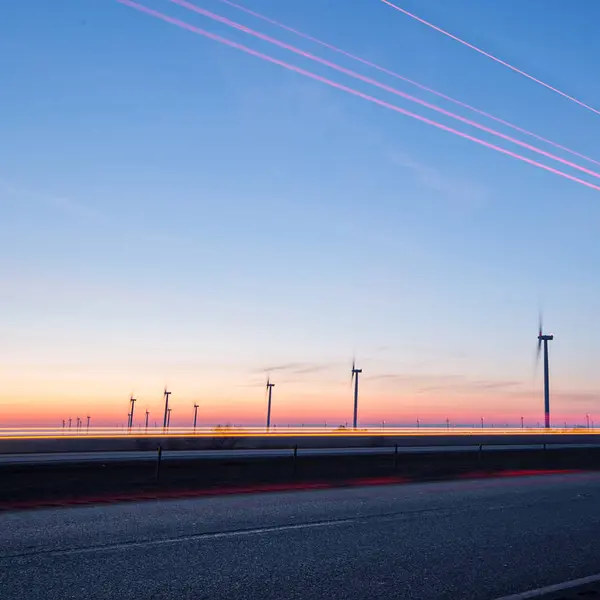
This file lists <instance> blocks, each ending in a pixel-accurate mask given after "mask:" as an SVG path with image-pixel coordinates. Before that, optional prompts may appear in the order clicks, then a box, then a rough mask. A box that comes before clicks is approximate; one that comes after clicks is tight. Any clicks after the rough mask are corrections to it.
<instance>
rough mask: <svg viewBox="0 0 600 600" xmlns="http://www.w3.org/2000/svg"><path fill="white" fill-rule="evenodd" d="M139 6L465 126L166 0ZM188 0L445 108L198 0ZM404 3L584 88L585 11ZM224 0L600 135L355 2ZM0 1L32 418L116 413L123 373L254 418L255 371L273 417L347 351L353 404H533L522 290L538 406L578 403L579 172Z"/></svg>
mask: <svg viewBox="0 0 600 600" xmlns="http://www.w3.org/2000/svg"><path fill="white" fill-rule="evenodd" d="M144 3H145V4H146V5H147V6H150V7H152V8H155V9H156V10H160V11H162V12H164V13H167V14H169V15H173V16H176V17H178V18H181V19H185V20H186V21H189V22H190V23H192V24H195V25H198V26H202V27H204V28H206V29H208V30H210V31H213V32H215V33H218V34H220V35H223V36H225V37H228V38H230V39H233V40H236V41H239V42H240V43H244V44H247V45H249V46H251V47H252V48H255V49H257V50H260V51H262V52H266V53H268V54H271V55H273V56H275V57H277V58H281V59H284V60H288V61H289V62H291V63H293V64H295V65H298V66H301V67H303V68H307V69H310V70H312V71H314V72H315V73H318V74H321V75H324V76H327V77H330V78H332V79H335V80H336V81H339V82H341V83H344V84H346V85H351V86H353V87H355V88H357V89H359V90H361V91H364V92H367V93H372V94H373V95H375V96H377V97H379V98H382V99H385V100H387V101H390V102H393V103H395V104H397V105H398V106H401V107H403V108H407V109H409V110H413V111H414V112H417V113H418V114H422V115H424V116H427V117H431V118H434V119H436V120H440V121H441V122H443V123H445V124H449V125H453V126H456V127H457V128H459V129H461V130H464V131H468V132H469V133H474V134H475V135H479V134H477V133H476V132H475V130H471V129H469V128H468V127H467V126H464V125H455V123H453V122H452V121H451V120H450V119H447V118H445V117H441V118H440V117H439V116H435V113H432V112H431V111H427V110H426V109H425V108H422V107H415V105H413V104H412V103H410V102H408V101H404V100H402V99H400V98H396V97H394V96H391V95H389V94H386V93H385V92H382V91H381V90H379V91H378V90H374V89H373V88H370V87H369V86H367V85H366V84H364V83H360V82H356V81H353V80H352V79H350V78H348V77H345V76H343V75H340V74H336V73H335V72H333V71H331V70H328V69H327V68H326V67H324V66H322V65H315V64H314V63H311V62H310V61H308V60H305V59H302V58H300V57H296V56H294V55H292V54H290V53H287V52H285V51H284V50H281V49H277V48H273V47H272V46H270V45H269V44H267V43H265V42H262V41H259V40H254V39H252V38H250V37H248V36H246V35H244V34H243V33H240V32H235V31H232V30H230V29H228V28H227V27H225V26H223V25H219V24H216V23H213V22H211V21H209V20H206V19H204V18H202V17H200V16H198V15H195V14H193V13H190V12H189V11H186V10H185V9H183V8H181V7H178V6H175V5H173V4H172V3H171V2H169V1H167V0H145V2H144ZM196 4H198V5H199V6H202V7H204V8H206V9H208V10H213V11H214V12H217V13H219V14H222V15H225V16H227V17H229V18H231V19H234V20H236V21H239V22H241V23H244V24H245V25H247V26H249V27H253V28H255V29H257V30H259V31H262V32H264V33H267V34H269V35H273V36H274V37H277V38H280V39H282V40H285V41H286V42H289V43H292V44H294V45H297V46H300V47H302V48H304V49H306V50H308V51H312V52H315V53H317V54H319V55H320V56H323V57H324V58H328V59H330V60H334V61H335V62H338V63H340V64H342V65H344V66H346V67H348V68H352V69H355V70H357V71H359V72H361V73H363V74H365V75H368V76H371V77H374V78H377V79H380V80H381V81H382V82H384V83H386V84H388V85H393V86H395V87H397V88H398V89H400V90H402V91H405V92H407V93H410V94H414V95H416V96H418V97H421V98H423V99H425V100H427V101H430V102H433V103H435V104H439V105H440V106H443V107H444V108H447V109H449V110H453V111H456V112H460V114H464V115H465V116H467V113H466V112H465V111H459V110H458V109H456V107H453V106H452V105H450V104H447V103H446V104H441V101H440V100H439V99H435V97H433V96H427V95H425V94H424V93H423V92H419V91H418V90H416V89H415V88H411V87H410V86H408V85H407V84H402V83H401V82H398V81H396V80H393V79H391V78H387V79H386V78H385V76H382V75H381V74H378V73H377V72H373V71H369V70H368V69H367V68H366V67H364V66H362V67H361V66H357V65H356V64H353V63H352V62H351V61H349V60H348V59H344V58H340V57H339V56H337V55H335V54H333V53H331V52H328V51H326V50H324V49H322V48H319V47H318V46H315V45H314V44H311V43H309V42H306V41H305V40H301V39H299V38H295V37H293V36H292V35H291V34H289V33H285V32H281V31H279V30H277V29H276V28H274V27H273V26H270V25H267V24H265V23H262V22H260V21H258V20H256V19H253V18H251V17H249V16H248V15H244V14H243V13H240V12H239V11H236V10H234V9H233V8H231V7H228V6H225V5H223V4H222V3H220V2H218V0H196ZM400 4H401V5H402V6H403V7H404V8H406V9H407V10H410V11H414V12H415V13H417V14H418V15H419V16H422V17H423V18H425V19H427V20H430V21H431V22H433V23H436V24H438V25H440V26H441V27H443V28H445V29H447V30H449V31H451V32H453V33H455V34H457V35H459V36H461V37H464V38H465V39H467V40H469V41H470V42H472V43H474V44H476V45H479V46H481V47H482V48H484V49H486V50H488V51H490V52H492V53H494V54H496V55H497V56H499V57H501V58H503V59H504V60H506V61H508V62H511V63H513V64H515V65H517V66H519V67H520V68H522V69H523V70H525V71H527V72H530V73H531V74H533V75H535V76H536V77H539V78H541V79H543V80H545V81H547V82H548V83H551V84H552V85H555V86H556V87H558V88H560V89H562V90H565V91H566V92H568V93H570V94H572V95H574V96H576V97H578V98H580V99H582V100H583V101H585V102H587V103H589V104H591V105H593V106H596V107H598V106H600V82H598V79H597V77H595V73H596V69H595V65H594V64H593V59H594V57H595V56H598V55H599V54H600V40H599V39H598V38H597V36H595V34H594V30H593V23H595V22H597V20H598V17H600V7H597V6H595V5H594V4H591V3H583V2H581V3H577V5H575V4H573V5H567V4H566V3H564V2H559V1H550V2H548V1H541V0H532V1H529V2H527V3H518V2H510V3H493V4H492V3H483V2H476V1H475V0H448V1H446V0H428V1H422V2H417V1H416V0H406V1H405V2H400ZM245 5H246V6H248V7H249V8H252V9H254V10H256V11H258V12H262V13H264V14H266V15H268V16H269V17H271V18H275V19H278V20H280V21H283V22H285V23H286V24H288V25H290V26H292V27H295V28H297V29H300V30H302V31H304V32H306V33H309V34H311V35H313V36H316V37H319V38H321V39H323V40H325V41H327V42H329V43H332V44H335V45H338V46H341V47H342V48H344V49H345V50H348V51H350V52H353V53H356V54H358V55H360V56H362V57H364V58H367V59H369V60H372V61H374V62H377V63H378V64H381V65H382V66H384V67H386V68H389V69H392V70H395V71H397V72H398V73H400V74H402V75H404V76H406V77H409V78H413V79H415V80H417V81H419V82H421V83H423V84H425V85H428V86H431V87H433V88H435V89H437V90H439V91H441V92H444V93H446V94H449V95H451V96H454V97H456V98H458V99H460V100H463V101H465V102H468V103H470V104H472V105H474V106H477V107H478V108H481V109H482V110H486V111H488V112H490V113H493V114H495V115H496V116H498V117H501V118H503V119H505V120H508V121H512V122H514V123H515V124H517V125H520V126H522V127H525V128H527V129H530V130H532V131H534V132H536V133H538V134H540V135H543V136H545V137H548V138H550V139H552V140H554V141H556V142H558V143H561V144H564V145H565V146H568V147H570V148H572V149H574V150H577V151H579V152H582V153H584V154H587V155H589V156H592V157H594V158H596V159H600V152H599V151H598V148H597V139H598V134H599V133H600V117H599V116H597V115H595V114H593V113H591V112H589V111H586V110H585V109H583V108H581V107H579V106H577V105H575V104H573V103H571V102H569V101H567V100H565V99H564V98H561V97H559V96H557V95H555V94H553V93H552V92H550V91H549V90H547V89H544V88H542V87H540V86H537V85H536V84H534V83H533V82H531V81H528V80H526V79H524V78H523V77H520V76H519V75H517V74H515V73H512V72H511V71H509V70H507V69H503V68H502V67H501V66H500V65H497V64H495V63H493V62H491V61H489V60H488V59H486V58H484V57H482V56H480V55H478V54H476V53H474V52H473V51H472V50H469V49H468V48H465V47H463V46H461V45H459V44H457V43H456V42H453V41H452V40H449V39H448V38H445V37H444V36H442V35H440V34H439V33H437V32H435V31H432V30H430V29H428V28H426V27H424V26H423V25H421V24H419V23H417V22H415V21H413V20H411V19H409V18H407V17H405V16H403V15H401V14H400V13H398V12H396V11H394V10H393V9H391V8H389V7H387V6H385V5H383V4H382V3H381V2H378V1H377V0H360V1H357V2H352V3H348V2H343V1H342V0H331V1H329V2H322V1H318V0H305V1H302V2H300V1H298V0H286V1H283V0H278V1H277V0H247V1H246V2H245ZM1 12H2V18H1V19H0V72H1V73H2V74H3V75H2V84H1V85H0V106H1V107H2V118H1V119H0V139H2V140H3V141H4V143H3V144H0V210H1V213H2V219H1V220H0V234H1V237H0V245H1V249H2V252H1V253H0V271H1V273H2V278H1V281H2V283H0V303H1V306H2V314H3V327H2V335H1V336H0V372H1V373H2V378H3V380H4V381H5V382H6V383H5V384H4V387H3V390H2V391H0V409H1V408H2V407H3V406H4V407H5V412H7V414H8V415H9V417H10V419H13V420H14V419H16V418H23V419H25V420H27V419H30V414H29V412H30V410H31V407H32V405H33V404H35V403H36V402H38V401H39V400H40V399H42V400H44V401H46V403H45V405H46V406H48V407H49V408H48V409H47V415H46V416H45V417H44V418H46V417H47V419H48V420H49V421H52V422H54V421H56V419H57V418H58V417H59V416H60V417H61V418H63V413H65V414H66V412H68V411H70V410H71V409H72V407H73V406H74V404H75V403H81V402H82V399H83V402H84V404H85V406H86V407H87V408H86V410H88V411H94V410H95V411H96V412H95V414H101V415H103V416H102V418H104V419H105V420H106V422H107V423H110V424H112V423H113V422H114V421H115V418H116V417H114V415H113V413H114V414H116V413H117V412H118V411H119V410H121V409H122V407H125V403H126V400H127V397H128V395H129V393H130V392H131V391H133V390H135V392H136V394H138V395H140V396H141V397H144V398H147V399H148V400H147V402H148V403H149V404H150V405H152V406H153V404H152V403H156V402H159V400H160V392H161V390H162V387H163V386H164V385H165V383H168V384H169V385H170V386H171V387H172V388H173V390H174V392H173V398H174V400H176V399H177V397H178V396H177V394H178V395H179V402H180V407H181V408H180V409H179V412H178V409H177V408H174V413H173V418H174V421H175V422H177V421H178V419H181V423H182V424H183V423H184V422H185V418H187V417H186V415H187V412H190V414H191V409H190V410H188V404H189V405H190V406H191V404H192V403H193V401H195V400H198V401H201V407H202V408H201V410H200V414H201V415H202V414H203V416H204V418H205V420H206V422H221V421H222V420H224V419H230V420H235V419H236V418H237V419H238V420H240V419H244V420H247V421H248V422H257V423H258V422H260V421H261V419H262V418H263V417H262V415H263V412H264V394H263V392H262V390H261V389H260V386H261V382H262V381H263V378H264V371H265V370H267V369H271V371H272V373H273V377H274V378H275V376H276V374H277V377H278V384H279V385H278V387H277V394H278V396H277V398H278V402H279V408H278V409H279V410H280V413H279V414H280V417H281V419H288V420H290V419H291V420H293V419H297V420H304V419H306V420H309V419H310V418H311V417H310V410H312V411H313V412H315V413H318V415H319V418H321V417H323V418H329V419H330V420H331V419H337V420H341V421H343V419H344V418H349V416H350V411H351V399H350V394H349V390H348V389H347V387H348V386H347V381H346V379H347V373H346V371H347V370H348V369H349V364H350V362H351V359H352V355H353V354H356V356H357V359H358V360H360V361H361V364H362V366H363V368H364V369H365V377H364V383H363V388H362V389H363V392H362V398H363V402H364V408H363V411H364V412H363V413H362V414H363V415H364V419H365V420H372V421H373V422H375V421H377V420H379V419H381V418H386V419H388V420H389V421H394V420H395V421H398V422H404V421H406V422H410V421H411V419H413V417H414V415H415V414H416V413H419V412H422V413H424V414H427V415H430V417H431V419H433V420H436V419H437V420H438V421H440V420H441V419H442V418H445V416H446V414H447V413H450V414H452V415H453V414H457V415H458V417H457V418H463V417H464V418H465V419H466V418H467V415H469V414H470V411H471V407H473V408H474V407H475V406H476V407H477V408H476V410H477V411H478V412H484V411H485V414H486V415H488V414H489V415H494V417H493V418H498V419H500V418H504V417H506V420H509V419H510V420H514V419H515V415H518V414H522V413H524V414H526V415H527V416H528V417H529V418H530V419H531V421H532V422H533V421H534V420H535V419H537V418H538V416H539V414H540V413H541V406H542V405H541V380H540V377H539V373H538V376H537V378H534V376H533V368H532V364H533V350H534V346H535V334H536V326H537V323H536V321H537V311H538V305H539V304H542V305H543V308H544V313H545V319H546V322H547V325H548V328H549V329H552V330H553V331H554V333H555V334H556V336H557V338H556V341H555V342H554V344H553V346H552V367H553V386H554V390H556V400H555V402H556V403H555V404H554V406H555V407H556V409H555V410H556V413H557V415H558V414H560V415H563V414H564V415H568V416H569V418H570V419H572V418H579V415H580V414H581V415H584V414H585V412H593V411H594V410H595V407H596V405H597V402H598V400H600V398H598V399H596V393H597V392H598V391H600V390H599V388H600V376H599V375H598V373H597V369H596V368H595V367H596V357H597V356H598V355H599V351H600V342H599V341H597V340H598V338H599V337H600V335H599V334H600V325H599V323H598V319H597V317H596V305H597V302H596V299H597V297H598V293H599V289H598V288H599V284H598V282H597V277H596V274H597V265H598V264H599V261H600V249H599V245H598V243H597V239H598V229H599V226H598V224H599V216H600V209H599V208H598V206H599V205H598V200H599V198H600V195H599V194H600V192H597V191H595V190H592V189H588V188H585V187H583V186H581V185H578V184H575V183H573V182H570V181H567V180H565V179H563V178H561V177H557V176H555V175H552V174H550V173H546V172H543V171H541V170H539V169H536V168H534V167H532V166H530V165H526V164H524V163H522V162H520V161H516V160H514V159H511V158H509V157H506V156H502V155H500V154H498V153H496V152H493V151H491V150H488V149H486V148H483V147H480V146H477V145H475V144H473V143H471V142H468V141H466V140H462V139H459V138H457V137H455V136H452V135H450V134H448V133H445V132H442V131H439V130H437V129H434V128H432V127H429V126H427V125H424V124H422V123H419V122H416V121H414V120H411V119H409V118H406V117H403V116H401V115H398V114H396V113H393V112H391V111H388V110H385V109H382V108H381V107H378V106H375V105H373V104H371V103H369V102H366V101H363V100H361V99H358V98H354V97H351V96H348V95H346V94H344V93H342V92H340V91H337V90H334V89H331V88H328V87H326V86H324V85H322V84H320V83H318V82H314V81H311V80H308V79H306V78H303V77H302V76H300V75H297V74H293V73H290V72H288V71H285V70H283V69H281V68H279V67H277V66H274V65H271V64H267V63H264V62H262V61H260V60H258V59H256V58H254V57H251V56H247V55H245V54H243V53H241V52H238V51H236V50H232V49H230V48H226V47H223V46H220V45H218V44H216V43H215V42H212V41H210V40H207V39H204V38H202V37H200V36H197V35H193V34H191V33H189V32H186V31H183V30H181V29H179V28H177V27H173V26H171V25H168V24H166V23H164V22H160V21H158V20H156V19H153V18H151V17H149V16H147V15H143V14H140V13H138V12H136V11H134V10H132V9H130V8H128V7H125V6H122V5H120V4H118V3H117V2H114V1H112V0H65V2H61V3H60V4H57V3H48V2H45V1H43V0H32V1H31V2H29V3H11V5H10V7H9V8H3V9H2V11H1ZM468 116H471V115H468ZM473 118H474V120H477V121H481V122H484V120H483V118H481V117H473ZM485 124H486V125H490V126H492V127H496V125H495V124H493V123H491V122H485ZM498 128H499V126H498ZM502 131H505V132H506V133H509V134H511V135H512V133H511V131H510V130H506V129H502ZM481 137H485V136H484V135H483V134H482V135H481ZM485 139H489V140H490V141H492V139H491V138H490V137H489V136H488V137H485ZM528 141H530V140H528ZM500 145H503V146H505V147H510V146H509V145H508V144H507V143H505V142H503V143H501V144H500ZM536 145H538V144H537V143H536ZM539 145H540V146H541V144H539ZM511 149H515V150H516V148H511ZM544 149H546V150H549V151H552V152H554V150H553V149H552V148H551V147H544ZM523 154H526V155H527V156H531V157H533V158H537V157H535V155H532V154H531V153H527V152H526V151H524V152H523ZM564 156H565V158H567V157H568V156H567V155H564ZM543 162H547V163H548V164H551V163H549V161H547V160H544V161H543ZM579 162H581V164H584V166H586V167H591V165H590V164H585V163H584V162H583V161H579ZM554 166H557V165H554ZM570 172H572V173H573V174H576V175H577V174H578V173H577V172H574V171H570ZM588 179H590V180H591V179H592V178H588ZM278 366H279V367H282V368H281V369H277V368H276V367H278ZM383 375H386V376H389V377H382V376H383ZM485 385H489V386H490V387H488V388H485ZM482 386H484V387H482ZM496 386H497V387H496ZM434 388H435V389H434ZM492 388H493V389H494V390H496V391H494V393H490V394H489V396H488V395H486V394H484V393H482V392H481V390H482V389H492ZM515 390H516V391H515ZM155 396H156V398H155ZM538 396H539V397H538ZM176 401H177V400H176ZM157 406H158V404H157ZM174 406H175V407H176V406H177V404H175V405H174ZM298 406H301V407H302V406H305V407H307V408H306V411H305V412H306V414H305V413H303V412H302V410H301V409H299V408H298ZM100 407H102V408H100ZM309 409H310V410H309ZM102 411H104V412H102ZM186 411H187V412H186ZM346 413H348V414H347V415H346ZM140 414H141V411H140ZM240 415H241V417H240ZM573 415H575V416H573ZM274 418H275V420H277V414H276V413H274ZM490 418H492V417H491V416H490ZM557 418H558V417H557ZM565 418H566V417H565ZM10 419H9V420H10ZM474 420H475V418H474Z"/></svg>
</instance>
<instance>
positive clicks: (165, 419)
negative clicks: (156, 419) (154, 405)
mask: <svg viewBox="0 0 600 600" xmlns="http://www.w3.org/2000/svg"><path fill="white" fill-rule="evenodd" d="M170 395H171V392H167V388H166V387H165V416H164V418H163V429H166V428H167V417H168V415H169V396H170Z"/></svg>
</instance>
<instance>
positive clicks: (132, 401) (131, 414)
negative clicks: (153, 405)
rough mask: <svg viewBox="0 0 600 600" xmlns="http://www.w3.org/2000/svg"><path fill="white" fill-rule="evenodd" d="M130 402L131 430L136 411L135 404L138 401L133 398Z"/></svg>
mask: <svg viewBox="0 0 600 600" xmlns="http://www.w3.org/2000/svg"><path fill="white" fill-rule="evenodd" d="M129 402H131V412H130V413H129V429H131V428H132V427H133V411H134V410H135V403H136V402H137V400H136V399H135V398H134V397H133V396H131V397H130V398H129Z"/></svg>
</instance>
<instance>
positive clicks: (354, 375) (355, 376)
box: [351, 360, 362, 429]
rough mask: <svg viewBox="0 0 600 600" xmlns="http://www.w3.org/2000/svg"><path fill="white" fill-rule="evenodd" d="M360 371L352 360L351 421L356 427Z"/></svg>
mask: <svg viewBox="0 0 600 600" xmlns="http://www.w3.org/2000/svg"><path fill="white" fill-rule="evenodd" d="M361 373H362V369H357V368H356V363H355V361H354V360H353V361H352V378H351V381H353V382H354V419H353V421H352V424H353V425H352V426H353V428H354V429H356V427H357V425H358V376H359V375H360V374H361Z"/></svg>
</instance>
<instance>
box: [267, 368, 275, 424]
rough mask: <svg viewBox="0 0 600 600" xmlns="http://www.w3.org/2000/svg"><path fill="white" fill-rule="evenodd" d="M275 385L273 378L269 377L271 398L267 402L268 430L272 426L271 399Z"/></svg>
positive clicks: (268, 387) (268, 386) (268, 392)
mask: <svg viewBox="0 0 600 600" xmlns="http://www.w3.org/2000/svg"><path fill="white" fill-rule="evenodd" d="M274 387H275V384H274V383H271V378H268V379H267V386H266V388H265V389H266V390H267V396H268V398H269V402H268V404H267V431H268V430H269V429H270V428H271V400H272V399H273V388H274Z"/></svg>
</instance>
